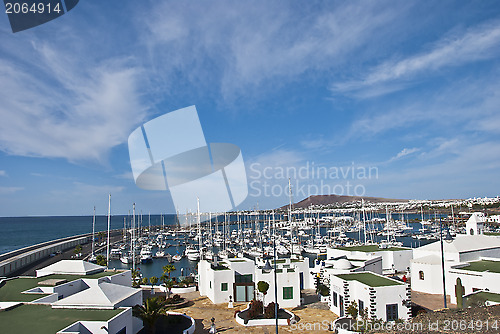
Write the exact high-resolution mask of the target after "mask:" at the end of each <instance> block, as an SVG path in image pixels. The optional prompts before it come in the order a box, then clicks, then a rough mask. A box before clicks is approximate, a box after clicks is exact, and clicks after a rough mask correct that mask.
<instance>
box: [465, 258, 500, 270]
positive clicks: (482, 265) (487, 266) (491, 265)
mask: <svg viewBox="0 0 500 334" xmlns="http://www.w3.org/2000/svg"><path fill="white" fill-rule="evenodd" d="M459 269H462V270H471V271H490V272H493V273H500V261H489V260H481V261H474V262H470V264H469V265H468V266H466V267H462V268H459Z"/></svg>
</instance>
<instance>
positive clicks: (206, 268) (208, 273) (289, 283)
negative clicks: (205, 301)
mask: <svg viewBox="0 0 500 334" xmlns="http://www.w3.org/2000/svg"><path fill="white" fill-rule="evenodd" d="M256 262H257V263H256ZM256 262H254V261H252V260H250V259H247V258H243V257H238V258H232V259H227V260H223V261H221V262H218V261H214V262H209V261H207V260H201V261H200V262H199V264H198V273H199V280H198V281H199V289H200V294H201V295H202V296H207V297H208V298H209V299H210V300H211V301H212V303H214V304H219V303H227V302H229V300H230V298H231V300H232V301H235V302H249V301H251V300H252V299H254V298H255V297H256V296H258V295H260V298H261V299H264V304H265V305H267V304H269V303H270V302H274V301H275V298H274V269H273V268H274V263H273V262H272V261H270V262H269V263H268V266H267V267H266V262H263V261H262V260H259V259H258V260H257V261H256ZM276 267H277V269H276V276H277V286H278V304H279V305H280V307H296V306H299V305H300V291H301V289H309V288H314V282H313V280H312V278H311V275H310V273H309V261H308V259H307V258H292V259H278V260H277V261H276ZM259 281H265V282H267V283H268V284H269V290H268V292H267V294H266V295H265V296H262V295H261V294H260V293H259V292H257V291H256V289H257V283H258V282H259ZM262 297H264V298H262Z"/></svg>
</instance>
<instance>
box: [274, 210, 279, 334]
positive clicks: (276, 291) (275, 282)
mask: <svg viewBox="0 0 500 334" xmlns="http://www.w3.org/2000/svg"><path fill="white" fill-rule="evenodd" d="M273 229H274V233H273V253H274V254H273V259H274V318H275V319H276V334H278V285H277V281H278V280H277V279H276V275H277V274H276V262H278V261H277V260H278V259H277V258H276V222H275V221H274V210H273Z"/></svg>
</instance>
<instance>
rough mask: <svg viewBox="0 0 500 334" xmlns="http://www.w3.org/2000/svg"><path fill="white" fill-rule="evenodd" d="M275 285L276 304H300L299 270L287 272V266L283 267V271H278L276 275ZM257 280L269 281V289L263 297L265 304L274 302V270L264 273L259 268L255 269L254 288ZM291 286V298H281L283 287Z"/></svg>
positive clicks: (288, 305)
mask: <svg viewBox="0 0 500 334" xmlns="http://www.w3.org/2000/svg"><path fill="white" fill-rule="evenodd" d="M276 276H277V277H276V279H277V283H278V284H277V285H278V305H279V306H280V307H281V308H286V307H297V306H299V305H300V282H299V272H298V270H297V269H295V270H294V272H288V270H287V268H284V269H283V272H281V273H280V272H278V273H277V275H276ZM259 281H265V282H267V283H269V290H268V292H267V295H266V297H265V299H264V303H265V305H267V304H269V303H271V302H274V301H275V298H274V286H275V285H274V270H271V271H270V272H268V273H266V272H264V271H263V270H261V269H257V270H256V273H255V280H254V282H255V289H256V291H258V290H257V283H258V282H259ZM284 287H292V288H293V298H292V299H283V288H284Z"/></svg>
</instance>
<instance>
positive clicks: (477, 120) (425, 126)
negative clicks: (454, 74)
mask: <svg viewBox="0 0 500 334" xmlns="http://www.w3.org/2000/svg"><path fill="white" fill-rule="evenodd" d="M498 75H499V73H498V72H497V71H493V72H491V73H489V74H487V75H482V76H478V77H467V78H465V79H464V80H461V81H457V82H453V83H451V84H449V85H447V86H446V87H444V88H438V89H437V88H433V89H432V90H431V91H418V92H417V93H415V94H410V95H408V96H405V97H403V98H399V99H398V100H397V101H395V103H394V101H391V102H390V103H387V104H384V103H381V104H378V105H377V107H376V110H368V111H367V112H366V113H365V114H362V115H360V116H359V117H358V118H357V119H356V120H354V121H353V122H352V124H351V126H350V130H349V134H348V137H349V138H358V137H359V136H361V135H362V136H363V137H372V136H374V135H379V134H382V133H387V131H390V130H397V129H408V128H410V129H411V131H412V132H413V133H419V134H426V135H429V133H431V135H432V136H434V135H435V134H434V131H435V130H436V128H439V132H440V133H441V132H442V131H448V130H450V129H452V128H454V129H455V131H457V130H458V129H459V130H460V131H462V132H475V131H477V130H483V131H487V132H489V133H495V132H498V128H496V127H495V124H500V118H499V117H498V105H500V93H499V91H500V83H499V82H498V80H497V78H498Z"/></svg>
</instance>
